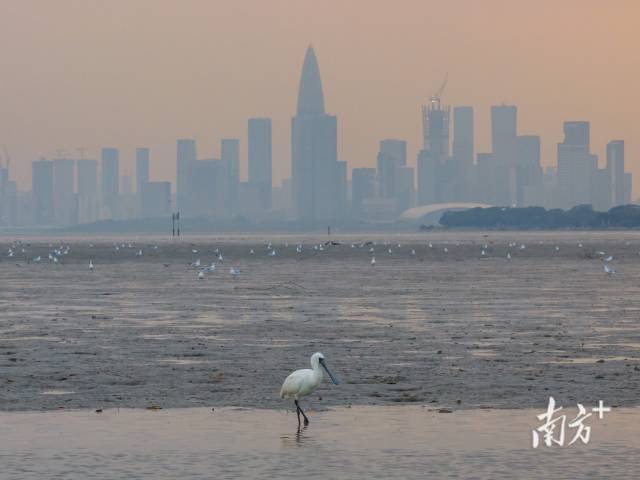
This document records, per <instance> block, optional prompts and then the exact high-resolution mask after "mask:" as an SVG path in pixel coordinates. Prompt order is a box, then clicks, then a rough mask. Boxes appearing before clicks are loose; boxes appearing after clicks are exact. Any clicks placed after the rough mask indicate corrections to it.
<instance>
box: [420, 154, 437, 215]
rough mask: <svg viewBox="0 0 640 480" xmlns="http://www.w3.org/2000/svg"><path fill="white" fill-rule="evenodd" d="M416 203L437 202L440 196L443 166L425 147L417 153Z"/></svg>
mask: <svg viewBox="0 0 640 480" xmlns="http://www.w3.org/2000/svg"><path fill="white" fill-rule="evenodd" d="M417 163H418V205H431V204H433V203H438V202H439V201H440V198H441V190H442V188H441V186H440V185H439V183H438V180H439V179H441V172H442V170H443V167H442V165H441V163H440V162H439V161H438V159H437V158H435V157H434V156H432V155H431V152H430V151H429V150H427V149H424V148H423V149H422V150H420V152H419V153H418V162H417Z"/></svg>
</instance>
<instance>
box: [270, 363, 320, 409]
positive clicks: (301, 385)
mask: <svg viewBox="0 0 640 480" xmlns="http://www.w3.org/2000/svg"><path fill="white" fill-rule="evenodd" d="M321 358H324V356H323V355H322V354H321V353H320V352H317V353H314V354H313V355H311V368H303V369H301V370H296V371H295V372H293V373H291V374H290V375H289V376H288V377H287V378H285V380H284V383H283V384H282V388H281V389H280V398H293V399H295V400H298V398H299V397H302V396H305V395H309V394H310V393H311V392H313V391H314V390H315V389H316V388H318V385H320V384H321V383H322V376H323V375H322V369H321V368H320V359H321Z"/></svg>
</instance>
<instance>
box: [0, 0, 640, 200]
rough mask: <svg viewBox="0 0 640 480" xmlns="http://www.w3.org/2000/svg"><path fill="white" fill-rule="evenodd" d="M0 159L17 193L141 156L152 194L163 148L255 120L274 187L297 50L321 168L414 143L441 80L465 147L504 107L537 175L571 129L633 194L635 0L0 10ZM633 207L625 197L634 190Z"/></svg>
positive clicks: (169, 154)
mask: <svg viewBox="0 0 640 480" xmlns="http://www.w3.org/2000/svg"><path fill="white" fill-rule="evenodd" d="M0 6H1V7H2V8H1V13H0V52H1V58H2V61H1V62H0V65H1V67H0V68H1V72H2V74H1V75H0V99H1V100H0V105H1V110H0V111H1V112H2V114H1V115H0V145H1V144H4V145H6V148H7V150H8V152H9V155H10V156H11V158H12V170H13V177H14V178H16V179H17V180H18V182H19V184H20V186H21V188H22V189H28V188H30V182H31V180H30V178H31V177H30V175H31V160H32V159H34V158H37V157H39V156H41V155H44V156H46V157H53V156H55V154H56V151H57V150H58V149H62V150H64V151H65V152H67V154H69V155H71V156H74V157H77V155H78V148H79V147H83V148H84V151H85V156H86V157H91V158H98V156H99V151H100V147H102V146H116V147H119V148H120V150H121V165H122V167H121V171H122V172H123V173H126V172H132V171H133V156H134V149H135V147H137V146H148V147H150V148H151V155H152V165H151V177H152V179H170V180H172V181H173V180H174V176H175V140H176V139H177V138H178V137H194V138H196V139H197V140H198V153H199V156H200V157H201V158H204V157H211V156H217V155H218V153H219V140H220V138H224V137H239V138H240V139H241V140H242V146H241V149H242V162H241V163H242V176H243V178H244V177H245V175H246V120H247V118H248V117H250V116H270V117H272V118H273V122H274V125H273V134H274V139H273V144H274V182H276V183H279V181H280V179H282V178H284V177H286V176H288V175H289V168H290V146H289V142H290V118H291V115H292V114H293V113H294V110H295V101H296V94H297V86H298V79H299V75H300V68H301V66H302V60H303V57H304V52H305V49H306V47H307V45H308V44H309V43H312V44H313V46H314V48H315V50H316V53H317V55H318V61H319V64H320V70H321V73H322V77H323V83H324V91H325V99H326V104H327V105H326V106H327V110H328V112H330V113H333V114H336V115H337V116H338V134H339V156H340V158H341V159H342V160H347V161H348V162H349V167H350V168H352V167H356V166H373V165H374V163H375V154H376V152H377V147H378V141H379V140H380V139H382V138H389V137H395V138H403V139H406V140H407V141H408V146H409V163H410V164H412V165H415V154H416V152H417V150H418V149H419V148H420V146H421V134H420V132H421V122H420V105H421V103H423V102H424V101H425V100H426V99H427V98H428V96H429V95H430V94H431V93H433V91H434V90H435V89H437V87H438V86H439V84H440V83H441V81H442V78H443V77H444V74H445V73H446V72H448V73H449V83H448V86H447V88H446V91H445V93H444V100H445V102H446V103H448V104H450V105H473V106H474V107H475V110H476V126H477V128H476V145H477V147H478V148H477V150H478V151H480V152H482V151H487V150H488V149H489V148H490V146H489V133H490V128H489V127H490V123H489V107H490V105H492V104H498V103H514V104H517V105H518V107H519V131H520V133H523V134H525V133H526V134H539V135H541V136H542V144H543V163H544V164H555V161H556V158H555V144H556V143H557V142H558V141H560V140H561V137H562V121H563V120H567V119H571V120H589V121H590V122H591V126H592V130H591V132H592V133H591V138H592V150H593V151H594V153H597V154H599V155H600V157H601V158H600V162H601V164H602V162H604V146H605V144H606V142H607V141H608V140H610V139H613V138H622V139H624V140H626V142H627V165H628V166H629V167H628V168H629V169H631V170H632V171H633V172H634V174H635V175H636V176H637V177H638V178H636V179H635V181H634V184H635V187H638V186H640V183H639V181H640V162H639V161H637V160H636V159H637V157H638V155H640V146H639V145H638V143H639V142H640V33H639V29H640V1H636V0H618V1H616V0H610V1H606V2H605V1H600V0H482V1H480V0H477V1H473V0H467V1H463V0H447V1H442V0H438V1H429V0H395V1H393V2H391V1H386V0H384V1H375V0H322V1H319V0H317V1H311V0H229V1H226V0H224V1H223V0H208V1H205V0H202V1H196V0H180V1H178V0H173V1H168V0H109V1H98V0H94V1H89V0H86V1H71V0H55V1H49V0H41V1H35V0H15V1H9V0H0ZM636 192H637V190H636Z"/></svg>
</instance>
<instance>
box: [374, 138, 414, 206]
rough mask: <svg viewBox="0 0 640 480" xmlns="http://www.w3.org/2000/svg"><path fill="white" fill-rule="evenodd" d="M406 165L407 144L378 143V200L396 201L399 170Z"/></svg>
mask: <svg viewBox="0 0 640 480" xmlns="http://www.w3.org/2000/svg"><path fill="white" fill-rule="evenodd" d="M406 164H407V142H405V141H404V140H394V139H387V140H382V141H380V151H379V152H378V194H379V195H380V198H392V199H396V193H397V188H396V187H397V177H398V172H397V170H398V169H399V168H402V167H404V166H405V165H406Z"/></svg>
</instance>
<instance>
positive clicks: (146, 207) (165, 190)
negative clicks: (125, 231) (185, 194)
mask: <svg viewBox="0 0 640 480" xmlns="http://www.w3.org/2000/svg"><path fill="white" fill-rule="evenodd" d="M170 213H171V183H169V182H147V184H146V185H145V187H144V189H143V191H142V216H143V217H144V218H158V217H165V218H168V217H169V215H170Z"/></svg>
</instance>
